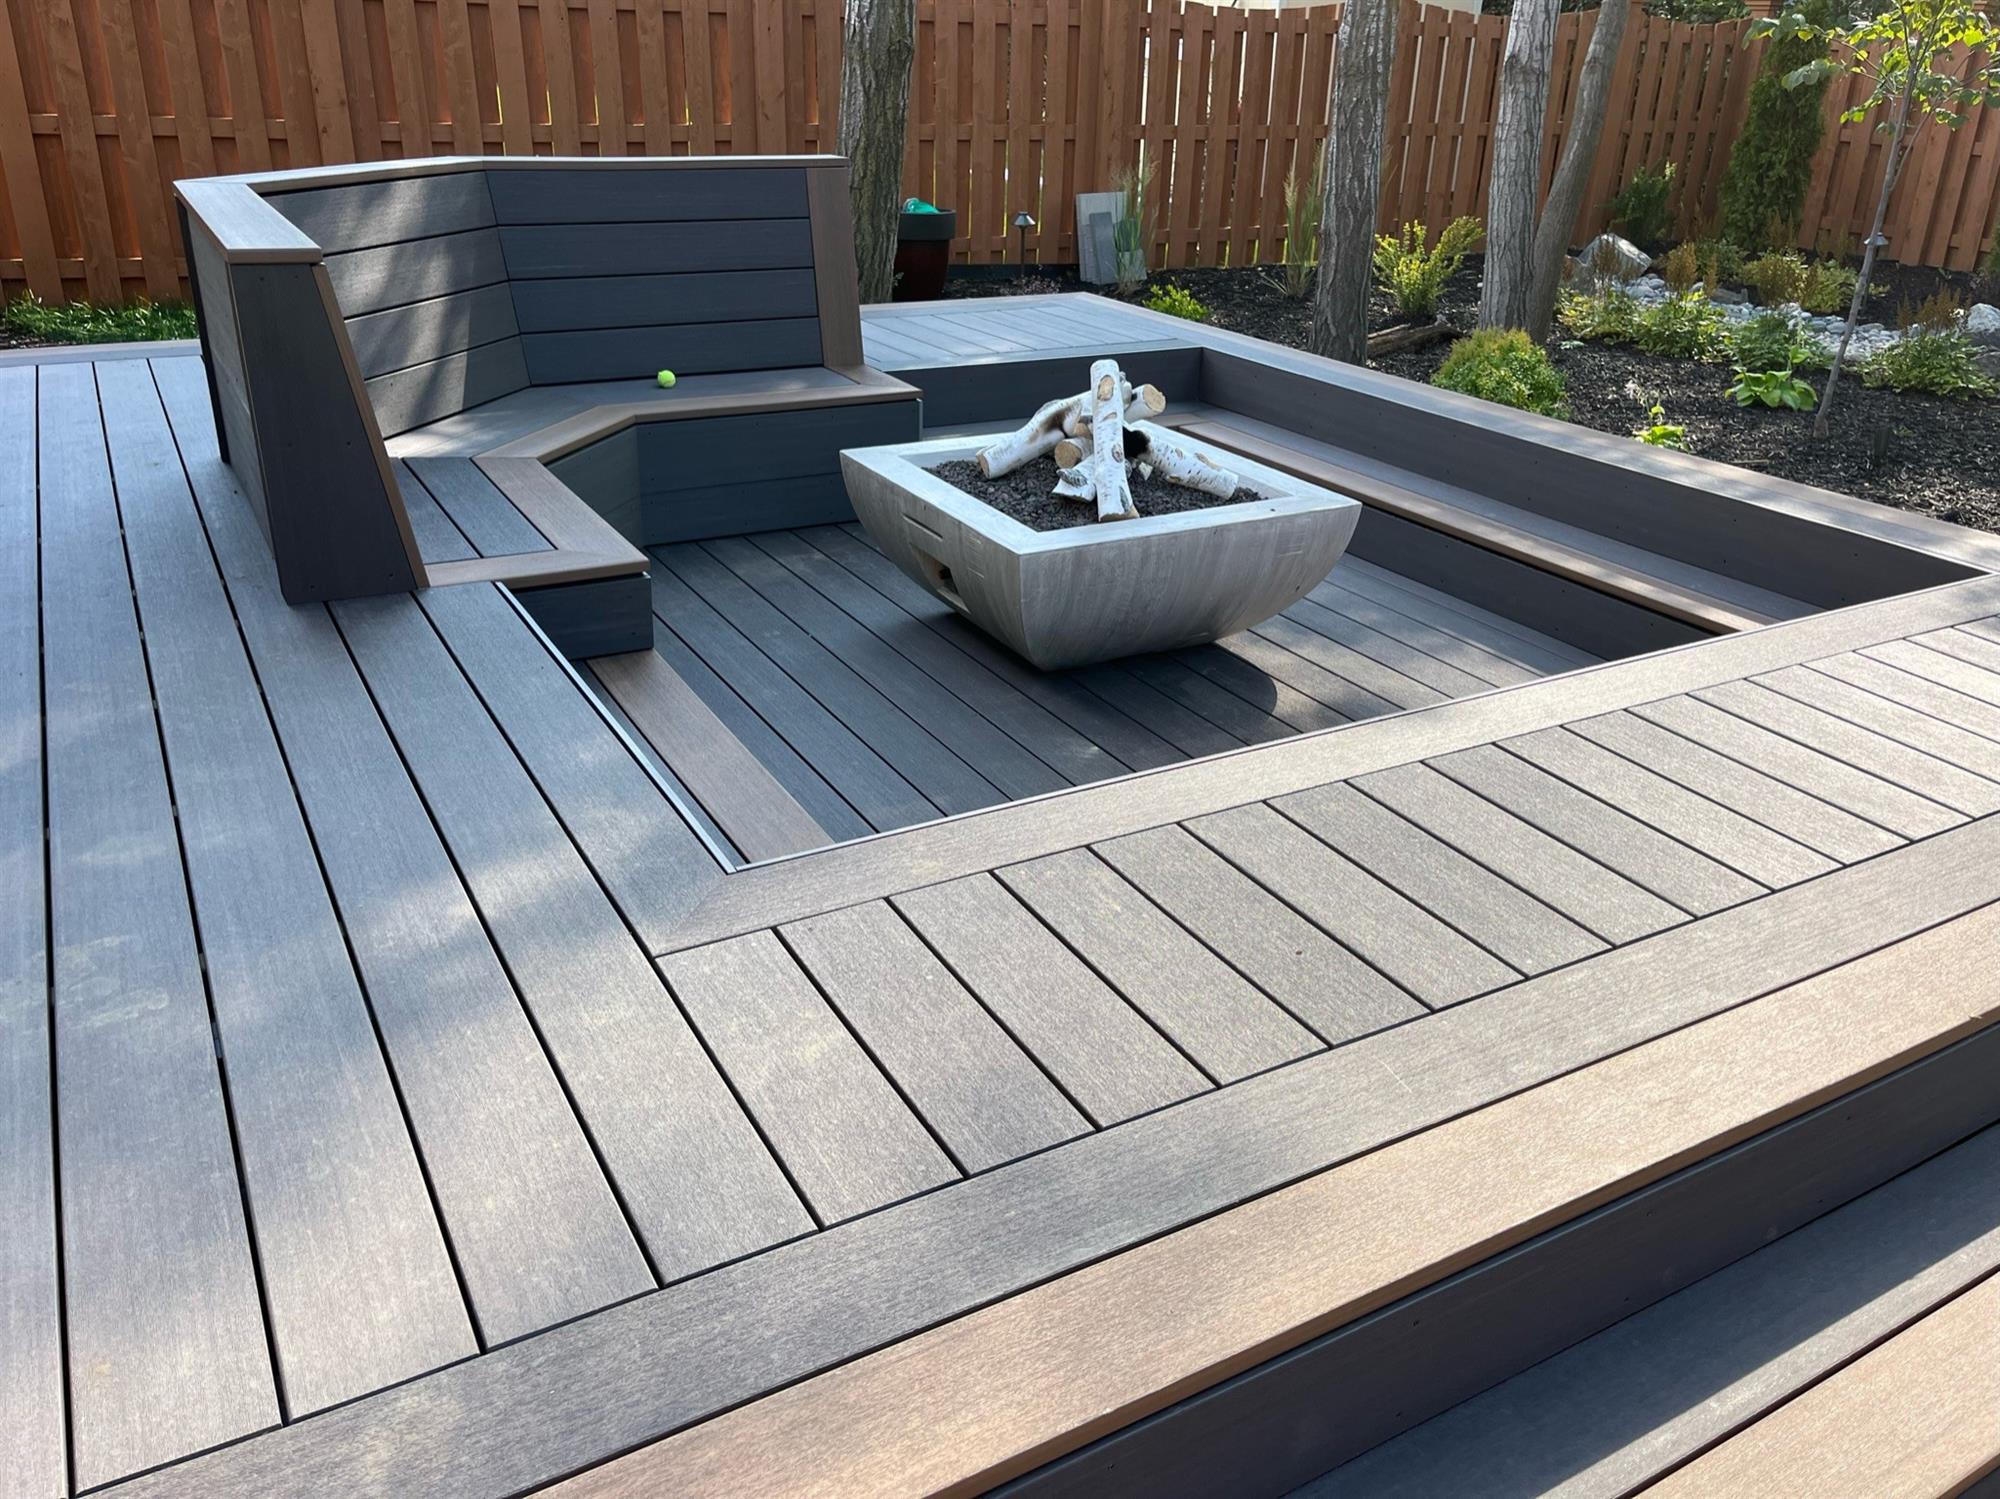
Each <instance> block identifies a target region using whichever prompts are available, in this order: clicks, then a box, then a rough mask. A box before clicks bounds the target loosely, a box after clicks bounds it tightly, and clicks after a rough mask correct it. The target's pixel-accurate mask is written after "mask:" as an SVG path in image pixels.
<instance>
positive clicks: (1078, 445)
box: [1055, 432, 1090, 468]
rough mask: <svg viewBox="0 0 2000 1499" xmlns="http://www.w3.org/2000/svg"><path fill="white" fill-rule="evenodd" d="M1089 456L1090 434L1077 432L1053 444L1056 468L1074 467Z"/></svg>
mask: <svg viewBox="0 0 2000 1499" xmlns="http://www.w3.org/2000/svg"><path fill="white" fill-rule="evenodd" d="M1089 456H1090V434H1089V433H1088V432H1079V433H1077V434H1076V436H1074V437H1065V438H1064V439H1063V440H1062V441H1061V442H1059V443H1057V444H1056V446H1055V460H1056V467H1057V468H1075V467H1076V466H1077V465H1078V464H1079V463H1081V462H1083V460H1084V459H1086V458H1088V457H1089Z"/></svg>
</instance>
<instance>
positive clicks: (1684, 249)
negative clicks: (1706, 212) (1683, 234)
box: [1653, 239, 1701, 296]
mask: <svg viewBox="0 0 2000 1499" xmlns="http://www.w3.org/2000/svg"><path fill="white" fill-rule="evenodd" d="M1653 269H1654V270H1656V271H1658V272H1659V274H1660V279H1661V280H1662V281H1664V282H1666V283H1667V290H1668V291H1670V292H1672V293H1673V294H1674V295H1675V296H1684V295H1685V294H1686V293H1688V292H1691V291H1693V290H1694V288H1695V283H1696V282H1697V281H1699V280H1701V248H1700V246H1698V245H1696V244H1695V242H1694V241H1693V240H1691V239H1684V240H1682V241H1681V242H1680V243H1679V244H1677V245H1675V246H1674V247H1673V248H1672V249H1671V250H1669V251H1667V253H1666V254H1664V255H1662V256H1661V257H1660V258H1659V260H1658V261H1656V262H1655V263H1654V265H1653Z"/></svg>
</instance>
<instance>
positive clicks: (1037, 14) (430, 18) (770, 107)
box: [0, 0, 2000, 301]
mask: <svg viewBox="0 0 2000 1499" xmlns="http://www.w3.org/2000/svg"><path fill="white" fill-rule="evenodd" d="M1338 16H1339V9H1338V6H1337V5H1321V6H1313V7H1295V8H1287V9H1284V10H1247V11H1246V10H1236V9H1228V8H1223V9H1216V8H1212V7H1210V6H1208V5H1205V4H1200V3H1191V0H919V7H918V39H917V61H916V76H915V84H914V90H913V100H912V109H911V124H910V149H909V152H908V157H907V165H906V168H905V184H904V185H905V189H906V191H908V192H909V193H911V194H915V195H919V196H922V197H926V198H929V199H931V200H933V201H936V202H939V203H942V204H945V205H947V206H951V207H955V208H957V209H958V210H959V238H958V241H957V243H956V245H955V246H954V249H955V252H956V255H957V257H958V258H959V259H961V260H965V261H970V262H975V263H979V262H995V261H1007V260H1013V259H1016V258H1017V257H1018V256H1019V255H1020V254H1021V252H1022V249H1023V247H1024V246H1025V250H1026V254H1027V258H1028V259H1029V260H1031V261H1042V262H1048V263H1063V262H1069V261H1073V260H1075V259H1076V243H1075V223H1074V217H1075V214H1074V195H1075V194H1076V193H1077V192H1078V191H1089V190H1095V189H1100V188H1104V187H1107V186H1109V185H1110V183H1111V179H1112V176H1113V174H1114V173H1115V172H1116V171H1117V170H1118V169H1119V168H1120V167H1121V166H1125V165H1128V164H1131V163H1133V162H1135V161H1138V160H1143V161H1145V162H1146V163H1149V164H1150V165H1151V169H1152V184H1153V198H1154V203H1155V207H1156V216H1155V222H1154V243H1153V246H1152V259H1153V262H1154V263H1155V264H1161V265H1167V266H1178V265H1190V264H1215V263H1221V262H1228V263H1231V264H1241V263H1245V262H1247V261H1251V260H1270V259H1275V258H1277V256H1278V255H1279V254H1280V253H1281V251H1282V248H1283V236H1284V184H1285V179H1286V175H1287V173H1288V172H1289V171H1290V170H1291V169H1292V167H1293V165H1294V163H1303V166H1304V169H1305V170H1308V171H1309V170H1310V168H1311V164H1312V163H1313V162H1314V161H1315V160H1316V159H1317V157H1318V154H1319V152H1320V151H1321V150H1322V149H1323V146H1324V142H1325V135H1326V119H1327V94H1328V82H1329V79H1330V77H1331V67H1332V61H1333V49H1334V36H1335V31H1336V29H1337V26H1338ZM0 19H4V21H5V23H6V24H4V25H0V294H7V295H12V294H13V293H15V292H18V291H20V290H22V289H23V288H27V289H32V290H33V291H35V292H36V293H38V294H39V295H41V296H43V297H44V298H47V299H50V300H57V299H61V298H64V297H75V296H85V295H87V296H89V297H91V298H92V299H94V300H98V301H115V300H119V299H121V298H125V297H130V296H132V295H135V294H145V295H149V296H153V297H165V296H172V295H176V294H177V293H178V292H179V290H180V289H181V277H182V269H183V268H182V266H181V264H180V261H179V246H178V244H177V242H176V237H175V233H174V228H173V215H172V196H171V191H170V184H171V183H172V182H173V180H174V179H175V178H177V177H183V176H199V175H206V174H208V173H212V172H231V171H248V170H258V169H262V168H267V167H284V166H302V165H310V164H316V163H321V162H343V161H357V160H370V159H374V158H379V157H397V156H411V155H425V154H435V153H439V152H453V153H479V152H488V153H499V152H506V153H522V152H542V153H547V152H556V153H561V154H585V155H591V154H636V153H648V154H656V155H657V154H682V153H709V152H719V153H731V152H773V151H818V150H832V149H833V148H834V141H835V139H836V129H835V121H834V113H835V110H836V108H837V104H838V94H839V89H838V83H837V80H838V76H839V66H840V63H839V59H840V27H839V0H0ZM1595 21H1596V17H1595V14H1594V13H1584V14H1581V15H1578V14H1570V15H1566V16H1564V17H1563V18H1562V21H1561V25H1560V31H1559V36H1558V44H1557V54H1556V70H1555V80H1554V84H1553V86H1552V88H1551V91H1550V100H1549V117H1548V126H1549V128H1548V130H1547V132H1546V133H1545V147H1544V153H1543V161H1544V169H1545V172H1546V171H1548V170H1552V169H1553V165H1554V160H1555V156H1556V153H1557V151H1558V150H1559V148H1560V145H1561V142H1562V139H1563V135H1564V132H1565V131H1566V130H1567V129H1568V124H1569V121H1568V112H1569V110H1570V108H1571V107H1572V99H1573V95H1574V93H1575V87H1576V81H1577V75H1578V73H1579V71H1580V69H1581V66H1582V61H1583V54H1584V49H1585V48H1586V47H1587V45H1588V43H1589V38H1590V32H1591V28H1592V27H1593V26H1594V24H1595ZM1747 25H1748V23H1747V22H1724V23H1721V24H1718V25H1687V24H1683V23H1680V22H1669V21H1665V20H1661V19H1659V18H1657V17H1650V16H1635V17H1634V18H1633V20H1632V24H1631V26H1630V27H1629V28H1628V31H1627V35H1626V39H1625V44H1624V47H1623V50H1622V51H1621V53H1620V56H1619V59H1618V63H1617V69H1618V71H1617V76H1616V78H1615V80H1614V82H1613V85H1612V88H1611V113H1610V118H1609V119H1608V120H1607V121H1606V124H1605V130H1604V137H1603V141H1602V143H1601V146H1600V149H1599V152H1598V156H1597V161H1596V167H1595V172H1594V174H1593V177H1592V181H1591V187H1590V192H1589V193H1588V195H1587V197H1586V203H1585V207H1584V210H1583V212H1582V214H1581V215H1580V217H1579V221H1578V224H1577V226H1576V227H1577V233H1578V234H1579V236H1581V235H1584V234H1587V233H1589V232H1592V231H1594V230H1595V229H1596V228H1598V227H1600V226H1601V224H1602V221H1603V218H1604V205H1605V203H1606V202H1607V200H1608V199H1609V198H1610V196H1611V194H1612V193H1613V192H1614V191H1615V190H1616V189H1617V187H1618V186H1619V185H1620V184H1621V183H1622V182H1624V181H1626V180H1627V179H1629V178H1630V176H1631V175H1632V173H1633V172H1634V171H1636V170H1638V168H1640V167H1641V166H1647V165H1655V164H1658V163H1660V162H1662V161H1672V162H1674V163H1675V164H1676V169H1677V186H1676V190H1675V198H1674V203H1673V209H1674V213H1675V217H1676V222H1677V223H1678V224H1679V225H1680V226H1681V227H1683V228H1688V229H1692V228H1699V227H1701V226H1702V225H1704V224H1706V223H1708V222H1709V221H1711V220H1712V219H1713V217H1714V214H1715V206H1716V205H1715V194H1716V190H1717V187H1718V185H1719V183H1720V180H1721V175H1722V164H1723V162H1724V160H1725V159H1726V156H1727V152H1728V147H1729V143H1730V141H1731V140H1732V139H1733V138H1734V136H1735V133H1736V131H1737V129H1738V128H1739V127H1740V125H1741V122H1742V118H1743V111H1744V106H1745V103H1746V100H1747V97H1748V92H1749V83H1750V79H1751V78H1752V76H1753V75H1754V73H1755V70H1756V60H1757V56H1758V51H1759V44H1756V43H1750V42H1747V41H1746V40H1745V37H1744V32H1745V30H1746V28H1747ZM1506 26H1507V22H1506V20H1505V18H1503V17H1498V16H1474V15H1469V14H1465V13H1463V12H1455V11H1454V12H1448V11H1444V10H1441V9H1436V8H1423V7H1420V6H1418V5H1417V4H1416V3H1414V0H1405V4H1404V8H1403V14H1402V27H1401V36H1402V42H1401V45H1400V46H1399V48H1398V52H1397V57H1396V61H1395V69H1394V76H1393V80H1392V89H1393V96H1392V99H1391V107H1390V115H1389V117H1390V120H1391V129H1390V138H1389V142H1388V149H1387V155H1386V158H1385V168H1386V171H1385V176H1384V184H1383V193H1382V205H1381V221H1382V223H1383V225H1384V226H1385V227H1387V226H1390V225H1393V224H1395V223H1397V222H1399V221H1401V220H1403V219H1421V220H1424V221H1425V222H1427V223H1431V224H1436V223H1438V222H1440V221H1442V220H1443V219H1445V218H1448V217H1450V216H1452V215H1455V214H1461V213H1475V214H1476V213H1478V212H1480V211H1481V208H1482V205H1483V204H1484V202H1485V195H1486V180H1487V171H1488V165H1489V160H1490V155H1491V149H1490V148H1491V135H1492V129H1493V113H1494V107H1495V84H1496V79H1497V75H1498V69H1499V61H1500V53H1501V50H1502V48H1503V46H1504V42H1505V37H1506ZM1862 92H1863V91H1862V89H1861V86H1860V84H1859V81H1858V80H1855V81H1852V82H1847V81H1843V82H1841V83H1839V84H1836V86H1835V88H1834V89H1833V90H1832V97H1830V98H1829V100H1828V103H1827V115H1828V120H1829V126H1828V132H1827V139H1826V141H1825V143H1824V145H1823V146H1822V148H1821V151H1820V154H1819V157H1818V159H1817V162H1816V164H1815V172H1814V180H1813V188H1812V193H1811V197H1810V199H1809V201H1808V204H1807V212H1806V221H1805V225H1804V227H1803V228H1802V230H1801V232H1800V242H1801V244H1802V245H1804V246H1807V247H1812V246H1815V245H1837V244H1841V243H1845V242H1848V241H1850V240H1852V239H1853V238H1855V237H1857V236H1858V235H1859V234H1862V233H1865V232H1866V230H1867V225H1868V219H1869V216H1870V213H1871V210H1872V208H1873V193H1874V185H1875V183H1877V182H1878V181H1879V175H1878V174H1879V172H1880V168H1881V157H1880V152H1881V149H1882V147H1881V143H1880V140H1879V138H1878V137H1876V136H1875V135H1874V134H1873V132H1872V131H1871V130H1870V128H1869V127H1868V126H1867V125H1865V124H1860V125H1856V124H1841V123H1839V121H1838V116H1839V113H1840V111H1841V109H1842V108H1843V107H1844V106H1845V105H1846V104H1847V103H1848V102H1849V99H1850V97H1851V98H1853V99H1855V100H1858V99H1859V97H1860V96H1861V93H1862ZM1996 200H2000V111H1996V110H1986V111H1982V112H1980V114H1979V115H1978V116H1976V117H1975V118H1974V119H1973V120H1972V121H1971V122H1969V123H1968V124H1967V125H1966V127H1965V128H1963V129H1961V130H1960V131H1958V132H1957V133H1955V134H1954V133H1951V132H1947V131H1944V130H1942V129H1938V128H1936V127H1927V128H1926V130H1925V132H1924V135H1923V138H1922V139H1921V141H1920V142H1919V144H1918V146H1917V148H1916V153H1915V155H1914V156H1913V158H1912V160H1911V163H1910V166H1909V169H1908V171H1907V173H1906V176H1905V179H1904V182H1903V184H1902V186H1901V187H1900V188H1899V190H1898V193H1897V198H1896V202H1895V205H1894V210H1893V212H1892V214H1891V219H1890V229H1889V237H1890V244H1889V251H1888V253H1889V254H1890V255H1891V256H1893V257H1895V258H1897V259H1901V260H1904V261H1906V262H1911V263H1921V264H1928V265H1941V266H1948V267H1951V268H1953V269H1965V268H1968V267H1970V266H1972V265H1974V264H1975V263H1976V262H1977V260H1978V258H1979V256H1980V254H1981V251H1982V247H1983V242H1984V241H1985V239H1986V237H1987V235H1988V234H1989V233H1990V231H1991V229H1992V225H1993V219H1994V212H1995V207H1996ZM1022 210H1026V211H1027V212H1029V213H1031V214H1032V215H1034V217H1035V219H1036V220H1037V222H1038V228H1036V229H1035V230H1033V231H1030V232H1029V233H1028V234H1027V236H1026V237H1025V241H1024V240H1023V239H1022V238H1021V237H1019V236H1018V235H1017V234H1016V231H1014V229H1013V228H1012V221H1013V218H1014V215H1015V214H1016V213H1017V212H1020V211H1022Z"/></svg>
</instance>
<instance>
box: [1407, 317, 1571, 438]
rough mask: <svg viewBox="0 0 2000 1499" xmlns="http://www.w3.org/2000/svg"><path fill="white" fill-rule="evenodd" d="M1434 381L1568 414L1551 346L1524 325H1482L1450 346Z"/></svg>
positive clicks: (1546, 411)
mask: <svg viewBox="0 0 2000 1499" xmlns="http://www.w3.org/2000/svg"><path fill="white" fill-rule="evenodd" d="M1431 384H1433V385H1436V386H1441V387H1442V388H1443V389H1445V390H1455V391H1459V392H1461V393H1462V394H1464V395H1468V396H1478V397H1479V398H1480V399H1481V400H1483V401H1494V402H1497V403H1499V404H1500V405H1502V406H1512V407H1515V408H1516V409H1518V410H1521V411H1534V412H1539V413H1540V414H1541V415H1543V416H1556V417H1567V416H1568V415H1569V406H1568V404H1567V402H1566V401H1565V399H1564V397H1565V396H1566V395H1567V394H1568V390H1567V388H1566V387H1565V386H1564V384H1563V377H1562V374H1561V372H1560V371H1559V370H1557V369H1556V367H1555V366H1554V365H1553V364H1551V363H1550V362H1549V356H1548V351H1547V350H1546V349H1544V348H1543V347H1542V346H1541V345H1540V344H1538V343H1536V342H1535V341H1534V340H1533V339H1531V338H1529V337H1528V335H1527V334H1526V333H1524V332H1522V331H1521V330H1520V329H1519V328H1482V329H1481V330H1480V331H1479V332H1477V333H1474V334H1471V335H1469V336H1468V337H1465V338H1461V339H1460V340H1459V341H1458V342H1457V343H1455V344H1453V345H1452V346H1451V352H1450V353H1449V354H1447V355H1445V358H1444V363H1443V364H1442V365H1441V366H1439V368H1438V372H1437V373H1436V374H1435V375H1433V376H1431Z"/></svg>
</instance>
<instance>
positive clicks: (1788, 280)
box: [1743, 250, 1806, 307]
mask: <svg viewBox="0 0 2000 1499" xmlns="http://www.w3.org/2000/svg"><path fill="white" fill-rule="evenodd" d="M1743 284H1744V285H1745V286H1747V287H1749V288H1750V289H1751V290H1752V291H1754V292H1755V293H1757V300H1758V301H1760V302H1762V303H1763V304H1764V305H1765V306H1766V307H1782V306H1784V305H1785V304H1786V303H1787V302H1798V301H1801V300H1802V299H1803V298H1804V296H1805V294H1806V262H1805V258H1804V257H1803V256H1801V255H1799V254H1796V253H1795V252H1793V251H1791V250H1775V251H1772V252H1771V253H1769V254H1765V255H1759V256H1758V257H1757V258H1756V259H1755V260H1752V261H1750V262H1748V263H1747V264H1745V265H1744V267H1743Z"/></svg>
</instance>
